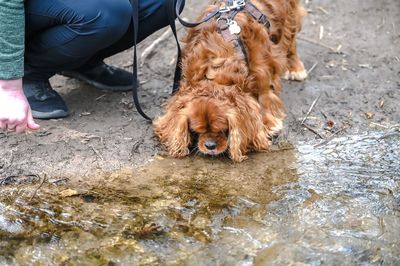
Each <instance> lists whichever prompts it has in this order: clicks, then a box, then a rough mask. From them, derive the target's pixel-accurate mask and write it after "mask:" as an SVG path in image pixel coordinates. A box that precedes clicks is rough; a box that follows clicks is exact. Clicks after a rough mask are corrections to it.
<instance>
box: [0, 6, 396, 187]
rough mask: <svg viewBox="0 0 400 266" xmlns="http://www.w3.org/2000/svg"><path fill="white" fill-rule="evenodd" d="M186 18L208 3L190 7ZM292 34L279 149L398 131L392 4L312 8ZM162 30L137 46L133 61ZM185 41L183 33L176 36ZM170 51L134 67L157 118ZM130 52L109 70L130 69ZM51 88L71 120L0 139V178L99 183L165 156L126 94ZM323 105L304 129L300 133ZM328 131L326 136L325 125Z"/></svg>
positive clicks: (74, 86)
mask: <svg viewBox="0 0 400 266" xmlns="http://www.w3.org/2000/svg"><path fill="white" fill-rule="evenodd" d="M187 2H188V3H187V7H186V9H185V16H187V17H193V16H194V15H195V14H196V13H197V10H198V9H199V7H200V6H202V5H204V3H206V2H207V1H203V0H202V1H187ZM305 6H306V8H307V10H308V11H309V15H308V16H307V17H306V18H305V20H304V26H303V31H302V32H301V33H300V34H299V36H298V37H299V41H298V51H299V54H300V56H301V58H302V60H303V61H304V63H305V66H306V68H307V69H309V70H311V72H310V74H309V78H308V79H307V80H306V81H305V82H301V83H299V82H284V92H283V99H284V102H285V106H286V113H287V115H288V116H287V119H286V121H285V129H284V132H283V134H282V139H285V140H288V141H289V142H290V143H292V144H294V145H296V142H298V141H302V140H304V141H307V140H314V139H316V138H321V137H322V138H329V136H331V135H332V134H336V136H341V135H346V134H348V135H351V134H359V133H362V132H365V131H371V130H380V131H382V130H387V129H388V128H389V127H391V126H394V125H396V124H398V123H399V122H400V108H399V106H398V105H399V103H400V16H399V15H400V2H399V1H398V0H380V1H376V0H353V1H347V0H337V1H328V0H313V1H307V3H306V4H305ZM165 31H166V29H163V30H161V31H159V32H158V33H157V34H154V35H153V36H151V37H149V38H148V39H147V40H145V41H144V42H143V43H141V44H140V45H139V52H143V51H144V50H145V48H146V47H148V46H149V45H150V44H152V43H153V42H154V41H155V40H156V39H157V38H159V37H160V36H161V35H162V34H163V33H164V32H165ZM180 33H183V30H181V31H180ZM175 51H176V46H175V43H174V40H173V38H172V35H169V37H168V38H166V39H165V40H163V41H161V42H160V43H159V44H157V45H156V46H155V49H154V50H153V51H152V52H151V53H150V54H148V55H147V56H146V57H145V58H144V60H142V63H141V64H142V65H141V67H140V80H141V82H142V91H141V101H142V104H143V107H144V110H145V111H146V112H147V113H149V114H150V115H152V116H154V115H157V114H159V113H160V110H161V107H160V106H161V105H162V103H164V102H165V100H166V99H167V98H168V96H169V92H170V90H171V84H172V75H173V72H174V59H175ZM131 59H132V51H126V52H123V53H121V54H119V55H116V56H114V57H113V58H110V59H109V60H108V62H109V63H112V64H114V65H117V66H120V67H124V68H126V69H129V68H130V66H129V65H130V63H131ZM52 84H53V85H54V87H55V88H56V89H57V90H58V91H59V92H61V94H62V95H63V96H64V98H65V100H66V102H67V104H68V106H69V108H70V111H71V115H70V116H69V117H68V118H66V119H60V120H51V121H38V122H39V123H40V125H41V129H40V130H39V131H38V132H35V133H28V134H25V135H19V136H17V135H15V134H11V133H8V134H7V133H3V132H0V176H1V177H4V176H10V175H28V174H44V173H45V174H47V176H49V177H51V178H54V179H62V178H64V177H69V178H75V179H76V180H79V179H83V178H85V177H87V176H93V175H94V174H96V173H101V172H112V171H116V170H120V169H135V168H137V167H138V166H142V165H144V164H146V163H147V162H149V161H151V160H153V159H154V158H155V156H156V155H157V154H163V153H164V151H163V148H162V147H161V146H160V145H159V144H158V142H157V140H155V139H154V137H153V132H152V127H151V125H150V124H149V123H148V122H146V121H145V120H144V119H143V118H142V117H141V116H140V115H139V114H138V113H137V112H136V111H135V109H134V107H133V108H132V99H131V94H130V93H122V94H121V93H109V92H104V91H99V90H97V89H95V88H93V87H91V86H88V85H85V84H83V83H80V82H78V81H76V80H73V79H68V78H64V77H61V76H56V77H54V78H53V79H52ZM318 96H320V99H319V101H318V102H317V104H316V106H315V108H313V110H312V112H311V114H310V116H309V117H308V119H307V124H308V125H309V127H311V128H312V129H313V130H314V131H315V132H316V133H318V134H319V135H321V136H318V134H316V133H315V132H314V133H313V132H311V131H310V130H307V129H305V128H303V127H302V126H300V124H299V121H301V119H302V118H303V117H304V116H305V115H306V113H307V111H308V109H309V108H310V106H311V104H312V103H313V101H314V100H315V99H316V98H317V97H318ZM328 121H329V123H328V124H330V125H329V126H332V123H331V122H333V128H327V122H328Z"/></svg>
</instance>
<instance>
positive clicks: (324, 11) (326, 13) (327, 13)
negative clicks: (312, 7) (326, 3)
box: [317, 6, 329, 15]
mask: <svg viewBox="0 0 400 266" xmlns="http://www.w3.org/2000/svg"><path fill="white" fill-rule="evenodd" d="M317 8H318V9H319V10H321V11H322V12H323V13H325V15H329V12H328V11H326V10H325V8H323V7H321V6H319V7H317Z"/></svg>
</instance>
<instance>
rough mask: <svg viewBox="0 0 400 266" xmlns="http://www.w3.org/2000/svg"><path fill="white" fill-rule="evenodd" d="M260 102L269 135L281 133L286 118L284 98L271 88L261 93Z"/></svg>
mask: <svg viewBox="0 0 400 266" xmlns="http://www.w3.org/2000/svg"><path fill="white" fill-rule="evenodd" d="M258 102H259V103H260V105H261V108H262V109H261V112H262V119H263V123H264V126H265V127H266V128H267V130H268V135H269V137H272V136H274V135H277V134H279V132H280V131H281V129H282V126H283V119H284V118H285V114H284V112H283V102H282V100H281V99H280V97H279V96H278V95H276V94H275V93H274V92H272V91H270V90H269V91H265V92H264V93H262V94H260V95H259V97H258Z"/></svg>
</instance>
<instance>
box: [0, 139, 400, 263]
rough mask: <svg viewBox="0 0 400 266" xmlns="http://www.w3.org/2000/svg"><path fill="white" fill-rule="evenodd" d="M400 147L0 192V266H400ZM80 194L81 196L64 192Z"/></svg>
mask: <svg viewBox="0 0 400 266" xmlns="http://www.w3.org/2000/svg"><path fill="white" fill-rule="evenodd" d="M399 144H400V137H399V135H398V134H392V135H385V134H383V133H369V134H365V135H359V136H348V137H343V138H337V139H334V140H332V141H330V142H329V143H328V144H326V145H325V146H315V143H299V144H298V145H297V147H296V149H295V150H284V151H275V152H271V153H265V154H254V155H251V156H250V158H249V160H247V161H245V162H243V163H240V164H232V163H231V162H230V161H229V160H226V159H207V158H200V157H190V158H187V159H184V160H173V159H163V158H158V159H156V160H155V161H154V162H153V163H152V164H150V165H149V166H147V167H146V168H144V169H142V170H141V171H139V172H134V173H132V172H131V171H122V172H120V173H112V174H110V175H106V176H102V177H93V178H92V179H91V180H89V181H88V183H87V184H85V185H80V186H79V187H73V185H71V186H72V187H71V186H70V187H66V186H60V187H57V186H52V185H49V184H45V185H44V186H43V187H42V188H41V190H40V191H38V193H37V197H35V199H34V200H33V201H32V202H29V198H30V197H29V195H31V192H32V190H34V189H35V187H36V186H32V185H29V184H19V185H15V186H12V185H8V186H3V187H0V188H1V189H2V194H1V195H0V264H2V265H3V264H4V265H7V263H8V264H10V265H11V264H12V265H18V264H19V265H26V264H33V263H42V264H45V265H46V264H62V263H64V264H66V265H70V264H72V265H74V264H78V265H80V264H83V265H110V263H111V264H116V265H135V264H146V263H147V264H170V265H174V264H182V263H186V264H189V265H205V264H207V265H215V264H217V265H219V264H226V265H251V264H255V265H266V264H268V265H269V264H290V263H306V264H311V265H319V264H323V263H324V264H339V265H343V264H354V263H367V264H372V265H374V264H382V263H383V264H387V265H393V264H399V263H400V260H399V257H400V250H399V247H400V243H399V242H400V239H399V237H398V232H400V220H399V216H400V212H399V211H400V189H399V181H400V177H399V171H400V149H399ZM67 188H70V189H71V188H72V189H76V190H77V191H78V195H76V196H74V197H62V196H60V192H61V191H62V190H65V189H67Z"/></svg>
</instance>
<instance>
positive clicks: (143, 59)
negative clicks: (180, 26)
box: [141, 29, 172, 65]
mask: <svg viewBox="0 0 400 266" xmlns="http://www.w3.org/2000/svg"><path fill="white" fill-rule="evenodd" d="M171 33H172V31H170V30H169V29H168V30H166V31H165V32H164V33H163V34H162V35H161V36H160V37H158V38H157V39H156V40H155V41H154V42H152V43H151V44H150V45H149V46H147V48H146V49H144V51H143V52H142V55H141V61H142V63H141V65H143V64H144V61H145V59H146V58H147V56H148V55H149V54H150V53H151V52H152V51H153V49H154V47H156V45H157V44H159V43H161V42H162V41H164V40H165V39H167V37H168V36H169V35H170V34H171Z"/></svg>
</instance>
